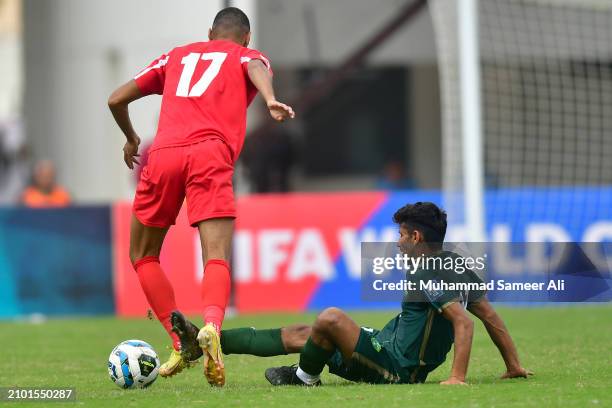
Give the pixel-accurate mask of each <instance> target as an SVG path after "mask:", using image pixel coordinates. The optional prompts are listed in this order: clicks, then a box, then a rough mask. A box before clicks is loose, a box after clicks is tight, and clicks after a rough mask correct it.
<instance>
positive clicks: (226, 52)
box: [134, 40, 272, 161]
mask: <svg viewBox="0 0 612 408" xmlns="http://www.w3.org/2000/svg"><path fill="white" fill-rule="evenodd" d="M252 59H259V60H261V61H262V62H263V63H264V64H265V65H266V67H268V70H270V72H272V71H271V68H270V62H269V60H268V59H267V58H266V57H265V56H264V55H263V54H262V53H260V52H259V51H256V50H253V49H250V48H246V47H242V46H240V45H238V44H236V43H234V42H232V41H226V40H213V41H208V42H198V43H193V44H189V45H185V46H182V47H177V48H174V49H173V50H172V51H170V52H169V53H167V54H164V55H162V56H161V57H159V58H158V59H156V60H154V61H153V62H152V63H151V64H150V65H149V66H148V67H147V68H145V69H144V70H143V71H141V72H140V73H139V74H138V75H136V77H134V80H135V81H136V84H137V85H138V88H139V89H140V91H141V93H142V94H143V95H150V94H162V95H163V97H162V105H161V112H160V114H159V123H158V126H157V134H156V136H155V140H154V142H153V146H151V151H154V150H157V149H160V148H163V147H170V146H185V145H189V144H193V143H198V142H201V141H203V140H206V139H209V138H220V139H222V140H223V141H224V142H225V143H226V144H227V145H228V146H229V148H230V149H231V151H232V156H233V159H234V161H235V160H236V159H237V158H238V155H239V154H240V150H241V149H242V145H243V144H244V137H245V132H246V110H247V107H248V106H249V105H250V104H251V102H252V101H253V98H254V97H255V95H256V94H257V89H256V88H255V86H254V85H253V84H252V83H251V81H250V79H249V76H248V70H247V63H248V62H249V61H251V60H252Z"/></svg>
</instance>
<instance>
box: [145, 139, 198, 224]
mask: <svg viewBox="0 0 612 408" xmlns="http://www.w3.org/2000/svg"><path fill="white" fill-rule="evenodd" d="M185 165H186V158H185V149H184V148H183V147H173V148H164V149H158V150H155V151H153V152H151V153H150V154H149V159H148V163H147V165H146V166H145V167H144V169H143V170H142V172H141V175H140V180H139V181H138V186H137V188H136V196H135V198H134V205H133V213H134V215H135V216H136V218H138V221H140V223H141V224H143V225H145V226H147V227H157V228H167V227H169V226H171V225H173V224H174V223H175V221H176V217H177V216H178V213H179V211H180V209H181V206H182V205H183V201H184V200H185V170H184V169H185Z"/></svg>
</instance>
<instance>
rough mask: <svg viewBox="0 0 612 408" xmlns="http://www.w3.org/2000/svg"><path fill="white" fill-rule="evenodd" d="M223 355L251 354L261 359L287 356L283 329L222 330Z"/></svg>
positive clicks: (243, 328) (250, 328)
mask: <svg viewBox="0 0 612 408" xmlns="http://www.w3.org/2000/svg"><path fill="white" fill-rule="evenodd" d="M221 349H222V350H223V354H251V355H254V356H259V357H270V356H280V355H285V354H287V352H286V351H285V347H284V346H283V341H282V339H281V329H266V330H256V329H255V328H253V327H242V328H239V329H229V330H221Z"/></svg>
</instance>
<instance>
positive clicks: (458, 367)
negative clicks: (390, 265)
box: [173, 202, 532, 386]
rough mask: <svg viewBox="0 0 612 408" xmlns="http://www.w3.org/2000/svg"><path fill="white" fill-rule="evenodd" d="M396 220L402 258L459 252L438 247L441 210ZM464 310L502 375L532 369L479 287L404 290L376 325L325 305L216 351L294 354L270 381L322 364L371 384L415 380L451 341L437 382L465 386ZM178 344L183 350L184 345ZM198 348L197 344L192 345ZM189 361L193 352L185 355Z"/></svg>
mask: <svg viewBox="0 0 612 408" xmlns="http://www.w3.org/2000/svg"><path fill="white" fill-rule="evenodd" d="M393 220H394V222H395V223H397V224H398V225H399V232H400V238H399V240H398V246H399V248H400V251H401V252H402V253H404V254H408V255H409V256H414V257H416V256H422V255H424V256H426V257H442V258H448V257H451V258H452V257H459V256H458V255H457V254H454V253H452V252H448V251H444V250H442V243H443V241H444V236H445V234H446V225H447V223H446V213H445V212H444V211H442V210H440V209H439V208H438V207H437V206H436V205H435V204H433V203H428V202H425V203H422V202H418V203H415V204H408V205H406V206H404V207H402V208H400V209H399V210H398V211H397V212H396V213H395V214H394V216H393ZM411 279H413V280H416V281H418V280H421V279H422V280H428V279H442V280H446V281H452V282H466V283H467V282H475V281H480V278H479V277H478V276H477V275H476V274H475V273H473V272H472V271H469V270H468V271H466V272H464V273H460V274H458V273H455V272H454V271H443V270H435V271H431V270H423V269H421V270H418V271H416V272H415V274H414V275H412V277H411ZM466 309H467V310H468V311H469V312H471V313H472V314H474V315H475V316H477V317H478V318H479V319H480V320H481V321H482V322H483V324H484V325H485V328H486V330H487V332H488V333H489V336H490V337H491V339H492V341H493V342H494V343H495V345H496V346H497V348H498V349H499V351H500V353H501V355H502V357H503V359H504V362H505V364H506V372H505V373H504V374H503V375H502V378H515V377H527V376H528V375H530V374H532V373H531V372H530V371H528V370H526V369H524V368H523V367H522V366H521V365H520V362H519V358H518V353H517V351H516V347H515V346H514V343H513V341H512V338H511V337H510V334H509V332H508V329H507V328H506V326H505V325H504V322H503V321H502V319H501V318H500V317H499V315H497V313H496V312H495V310H494V309H493V307H492V306H491V304H490V303H489V302H488V301H487V299H486V296H485V292H483V291H470V292H467V291H442V290H437V291H430V292H419V291H416V292H415V293H412V294H410V295H409V294H407V295H406V297H405V298H404V301H403V302H402V312H401V313H400V314H399V315H398V316H396V317H395V318H394V319H392V320H391V321H390V322H389V323H387V325H386V326H385V327H384V328H383V329H382V330H380V331H378V330H374V329H370V328H364V327H359V326H358V325H357V324H356V323H355V322H354V321H353V320H352V319H351V318H350V317H349V316H348V315H347V314H346V313H344V312H343V311H342V310H340V309H338V308H328V309H325V310H324V311H323V312H322V313H321V314H319V316H318V317H317V319H316V321H315V322H314V324H313V325H312V326H304V325H295V326H289V327H286V328H282V329H270V330H255V329H252V328H242V329H230V330H224V331H223V332H222V334H221V341H222V349H223V351H224V352H225V353H227V354H231V353H236V354H254V355H260V356H270V355H279V354H287V353H292V352H298V351H299V352H300V360H299V365H298V366H291V367H286V366H285V367H274V368H269V369H267V370H266V372H265V376H266V379H267V380H268V381H269V382H270V383H271V384H273V385H303V386H317V385H321V381H320V378H319V377H320V374H321V372H322V371H323V368H324V367H325V365H327V366H328V367H329V372H330V373H332V374H336V375H338V376H340V377H342V378H345V379H347V380H350V381H355V382H366V383H372V384H389V383H422V382H424V381H425V379H426V378H427V375H428V374H429V373H430V372H431V371H433V370H434V369H435V368H437V367H438V366H439V365H440V364H442V363H443V362H444V361H445V359H446V354H447V353H448V352H449V351H450V348H451V346H452V345H453V343H454V345H455V352H454V358H453V364H452V368H451V374H450V376H449V378H448V379H447V380H446V381H443V382H442V383H441V384H465V379H466V375H467V368H468V362H469V357H470V351H471V347H472V336H473V328H474V324H473V322H472V320H471V319H470V317H469V316H468V314H467V313H466ZM173 322H174V323H175V328H176V330H177V332H178V334H179V337H180V338H181V340H182V341H183V340H184V341H185V343H190V342H191V339H190V337H192V336H190V335H188V334H189V333H190V332H191V333H197V331H196V330H197V328H195V327H193V328H192V330H189V327H191V326H190V325H191V324H190V323H189V322H187V321H186V320H185V319H184V318H183V317H182V316H181V315H180V314H174V315H173ZM184 349H185V350H189V347H188V346H187V344H186V347H185V348H184ZM196 349H197V348H196ZM188 357H189V359H190V360H193V359H194V357H196V356H188Z"/></svg>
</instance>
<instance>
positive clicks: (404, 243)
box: [397, 224, 418, 256]
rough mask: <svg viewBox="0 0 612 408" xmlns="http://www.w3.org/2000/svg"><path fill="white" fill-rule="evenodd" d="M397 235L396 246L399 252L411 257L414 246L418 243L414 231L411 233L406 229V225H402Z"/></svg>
mask: <svg viewBox="0 0 612 408" xmlns="http://www.w3.org/2000/svg"><path fill="white" fill-rule="evenodd" d="M399 235H400V236H399V239H398V240H397V246H398V248H399V249H400V252H401V253H403V254H407V255H410V256H412V255H413V252H414V250H415V247H416V244H417V243H418V236H417V235H416V231H411V230H410V229H408V228H406V225H404V224H402V225H400V228H399Z"/></svg>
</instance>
